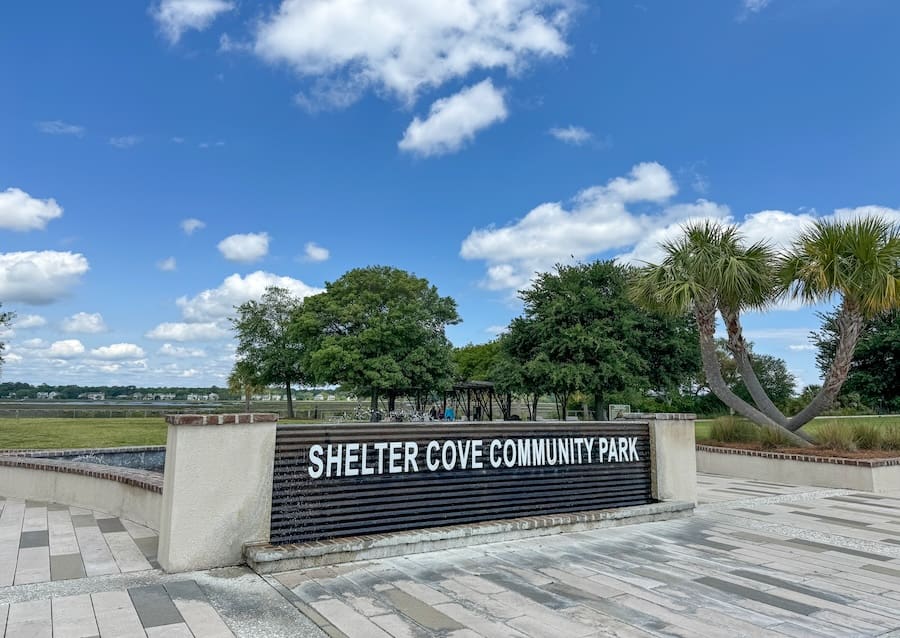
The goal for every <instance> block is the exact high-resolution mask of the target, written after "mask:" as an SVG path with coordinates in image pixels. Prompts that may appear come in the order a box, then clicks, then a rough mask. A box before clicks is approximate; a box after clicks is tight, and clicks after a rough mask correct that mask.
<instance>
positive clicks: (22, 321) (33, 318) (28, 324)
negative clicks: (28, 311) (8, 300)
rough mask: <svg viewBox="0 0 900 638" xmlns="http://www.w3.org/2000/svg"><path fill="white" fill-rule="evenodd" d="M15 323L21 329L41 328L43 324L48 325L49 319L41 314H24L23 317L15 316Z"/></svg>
mask: <svg viewBox="0 0 900 638" xmlns="http://www.w3.org/2000/svg"><path fill="white" fill-rule="evenodd" d="M13 325H15V327H16V328H19V329H20V330H26V329H28V328H40V327H41V326H46V325H47V320H46V319H44V318H43V317H42V316H40V315H22V316H21V317H16V318H15V320H14V321H13Z"/></svg>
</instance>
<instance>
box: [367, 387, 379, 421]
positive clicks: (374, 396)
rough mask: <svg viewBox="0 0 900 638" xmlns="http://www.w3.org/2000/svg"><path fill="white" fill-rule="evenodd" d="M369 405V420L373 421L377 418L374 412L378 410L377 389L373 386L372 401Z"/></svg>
mask: <svg viewBox="0 0 900 638" xmlns="http://www.w3.org/2000/svg"><path fill="white" fill-rule="evenodd" d="M369 407H370V408H371V410H370V411H369V421H370V422H372V423H374V422H375V421H377V420H378V418H377V417H376V416H375V413H376V412H378V390H376V389H375V388H372V402H371V404H370V405H369Z"/></svg>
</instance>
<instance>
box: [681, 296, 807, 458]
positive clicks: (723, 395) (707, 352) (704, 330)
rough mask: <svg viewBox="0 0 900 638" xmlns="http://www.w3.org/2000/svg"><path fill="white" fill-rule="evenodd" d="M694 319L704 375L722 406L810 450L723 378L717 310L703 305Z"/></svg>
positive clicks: (798, 438)
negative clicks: (717, 342)
mask: <svg viewBox="0 0 900 638" xmlns="http://www.w3.org/2000/svg"><path fill="white" fill-rule="evenodd" d="M694 317H695V318H696V320H697V327H698V328H699V331H700V359H701V361H702V363H703V372H704V373H705V374H706V381H707V383H708V384H709V389H710V390H711V391H712V393H713V394H715V395H716V396H717V397H718V398H719V400H720V401H722V403H724V404H725V405H727V406H728V407H729V408H731V409H732V410H734V411H735V412H737V413H738V414H740V415H742V416H745V417H747V418H748V419H750V420H751V421H753V422H754V423H756V424H757V425H760V426H762V427H765V428H768V429H769V430H772V431H773V432H777V433H779V434H782V435H783V436H784V437H785V438H787V439H788V440H790V442H791V443H793V444H794V445H796V446H798V447H808V446H809V442H808V441H806V440H805V439H803V438H801V437H800V436H798V435H797V434H795V433H794V432H791V431H790V430H788V429H786V428H784V427H782V426H780V425H778V423H776V422H775V421H773V420H772V419H770V418H769V417H768V416H766V415H765V414H763V413H762V412H760V411H759V410H758V409H756V408H754V407H753V406H752V405H750V404H749V403H747V402H746V401H744V400H743V399H741V398H740V397H739V396H737V395H736V394H735V393H734V392H732V391H731V388H729V387H728V384H727V383H725V379H723V378H722V369H721V367H720V366H719V358H718V357H717V356H716V340H715V331H716V309H715V307H714V306H711V305H699V304H698V306H697V307H696V309H695V310H694Z"/></svg>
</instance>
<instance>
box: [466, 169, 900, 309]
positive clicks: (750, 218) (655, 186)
mask: <svg viewBox="0 0 900 638" xmlns="http://www.w3.org/2000/svg"><path fill="white" fill-rule="evenodd" d="M676 193H677V186H676V184H675V182H674V180H673V179H672V176H671V174H670V173H669V171H668V170H667V169H666V168H665V167H663V166H661V165H660V164H657V163H645V164H639V165H637V166H635V167H634V168H633V169H632V170H631V172H630V173H629V174H628V175H627V176H624V177H617V178H615V179H612V180H610V181H609V182H607V183H606V184H605V185H601V186H594V187H591V188H588V189H586V190H584V191H582V192H580V193H578V194H577V195H576V196H575V197H574V198H573V200H572V202H571V203H570V204H568V205H564V204H562V203H559V202H550V203H544V204H541V205H539V206H537V207H536V208H534V209H533V210H531V211H530V212H528V213H527V214H526V215H525V216H524V217H523V218H521V219H519V220H516V221H514V222H511V223H509V224H507V225H506V226H502V227H499V228H498V227H495V226H489V227H487V228H481V229H476V230H473V231H472V232H471V233H470V234H469V236H468V237H466V238H465V240H464V241H463V243H462V246H461V250H460V255H461V256H462V257H463V258H464V259H470V260H482V261H484V262H485V264H486V277H485V278H484V280H483V282H482V284H483V285H484V286H485V287H487V288H488V289H492V290H516V289H521V288H524V287H527V286H528V285H529V283H530V281H531V280H532V278H533V276H534V273H536V272H546V271H548V270H550V269H552V268H553V266H554V264H557V263H571V262H572V261H577V260H580V259H585V258H587V257H596V256H600V255H603V254H604V253H606V254H609V253H610V252H611V251H615V252H612V254H613V255H614V256H615V257H616V258H617V259H618V260H619V261H620V262H622V263H629V264H641V263H644V262H651V263H657V262H659V260H660V259H661V258H662V256H663V253H662V250H661V249H660V247H659V244H660V243H661V242H663V241H666V240H670V239H674V238H675V237H677V236H678V235H680V233H681V232H682V228H683V226H684V224H686V223H689V222H693V221H701V220H718V221H721V222H725V223H734V224H736V225H737V226H738V228H739V230H740V232H741V233H742V234H743V235H744V237H745V238H746V240H747V241H749V242H756V241H765V242H768V243H769V244H771V245H772V246H773V247H775V248H776V249H781V250H783V249H786V248H787V247H789V246H790V245H791V243H792V242H793V240H794V239H795V238H796V237H797V236H798V234H799V233H800V232H801V231H802V230H803V229H804V228H806V227H808V226H809V225H810V224H812V223H813V222H815V221H816V220H818V219H852V218H857V217H861V216H864V215H878V216H880V217H883V218H885V219H886V220H888V221H891V222H893V223H900V210H896V209H892V208H886V207H883V206H860V207H857V208H842V209H838V210H836V211H834V212H833V213H832V214H830V215H815V214H813V213H810V212H797V213H790V212H786V211H780V210H763V211H759V212H755V213H751V214H748V215H746V216H745V217H744V218H743V219H737V218H735V216H734V215H733V214H732V212H731V210H730V209H729V208H728V206H726V205H724V204H719V203H716V202H712V201H708V200H705V199H698V200H696V201H694V202H685V203H671V202H670V201H669V200H670V198H672V197H673V196H674V195H675V194H676ZM634 204H639V206H638V207H637V208H636V207H635V206H633V205H634ZM801 305H802V304H800V303H799V302H794V301H786V302H782V303H780V304H779V305H778V309H781V310H791V309H796V308H799V307H801Z"/></svg>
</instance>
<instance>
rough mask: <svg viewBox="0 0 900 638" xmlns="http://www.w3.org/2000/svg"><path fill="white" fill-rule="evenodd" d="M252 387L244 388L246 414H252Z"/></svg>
mask: <svg viewBox="0 0 900 638" xmlns="http://www.w3.org/2000/svg"><path fill="white" fill-rule="evenodd" d="M250 390H251V388H250V386H245V387H244V412H247V413H248V414H249V413H250Z"/></svg>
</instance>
